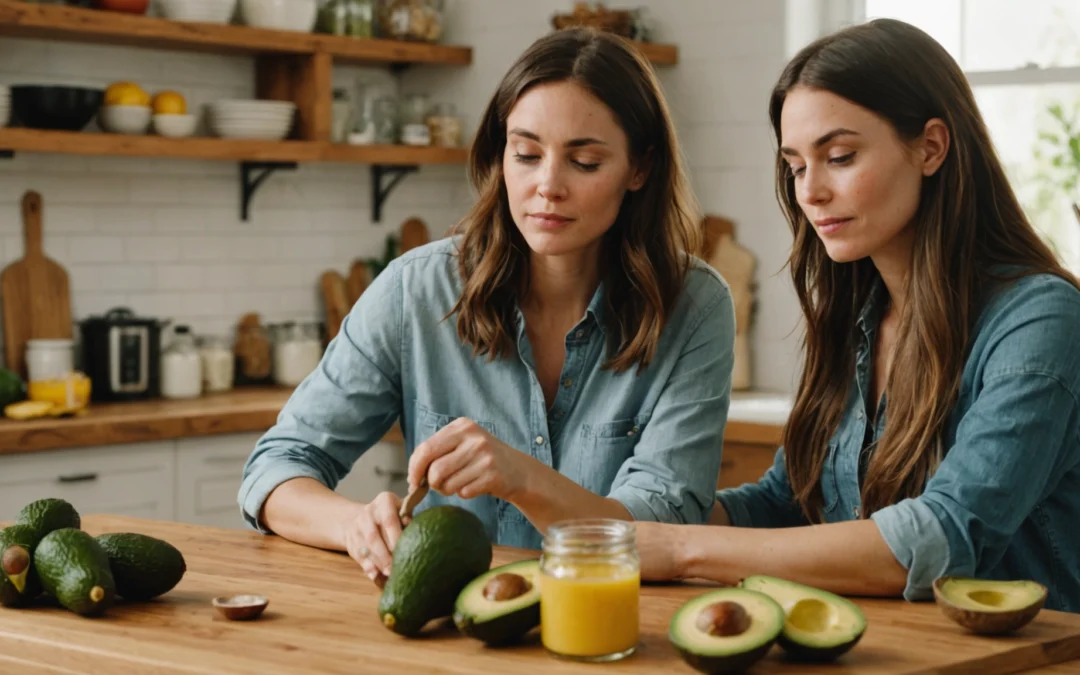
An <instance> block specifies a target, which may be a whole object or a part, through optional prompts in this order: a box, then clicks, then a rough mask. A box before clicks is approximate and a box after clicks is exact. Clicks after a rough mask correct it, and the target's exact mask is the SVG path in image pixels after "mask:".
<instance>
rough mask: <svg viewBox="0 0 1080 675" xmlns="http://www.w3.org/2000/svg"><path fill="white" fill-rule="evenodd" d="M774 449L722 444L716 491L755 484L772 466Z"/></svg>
mask: <svg viewBox="0 0 1080 675" xmlns="http://www.w3.org/2000/svg"><path fill="white" fill-rule="evenodd" d="M775 456H776V448H774V447H772V446H769V445H757V444H753V443H731V442H727V443H724V455H723V460H722V461H721V462H720V478H719V480H718V481H717V486H716V487H717V489H718V490H723V489H724V488H729V487H738V486H740V485H742V484H743V483H756V482H758V480H759V479H760V478H761V477H762V476H764V475H765V472H766V471H768V470H769V467H771V466H772V465H773V459H774V457H775Z"/></svg>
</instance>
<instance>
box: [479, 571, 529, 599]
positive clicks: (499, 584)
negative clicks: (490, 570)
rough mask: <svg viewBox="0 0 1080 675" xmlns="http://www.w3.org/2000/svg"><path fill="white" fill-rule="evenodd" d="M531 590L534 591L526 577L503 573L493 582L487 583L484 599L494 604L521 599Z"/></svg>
mask: <svg viewBox="0 0 1080 675" xmlns="http://www.w3.org/2000/svg"><path fill="white" fill-rule="evenodd" d="M530 590H532V584H530V583H529V582H528V581H526V580H525V577H523V576H521V575H520V574H513V573H511V572H503V573H502V574H496V575H495V576H494V577H492V578H491V581H489V582H487V584H486V585H485V586H484V597H485V598H486V599H488V600H491V601H492V602H502V601H504V600H513V599H514V598H520V597H521V596H523V595H525V594H526V593H528V592H529V591H530Z"/></svg>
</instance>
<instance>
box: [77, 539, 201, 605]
mask: <svg viewBox="0 0 1080 675" xmlns="http://www.w3.org/2000/svg"><path fill="white" fill-rule="evenodd" d="M95 539H97V542H98V544H100V545H101V548H102V549H104V550H105V554H106V555H108V556H109V568H110V569H111V570H112V574H113V579H114V580H115V581H116V593H117V595H119V596H120V597H121V598H123V599H125V600H135V601H139V600H150V599H152V598H156V597H157V596H159V595H164V594H165V593H168V592H169V591H171V590H172V589H173V587H175V586H176V584H178V583H180V579H182V578H183V576H184V573H185V572H186V571H187V564H186V563H185V562H184V556H183V554H182V553H180V551H179V550H178V549H177V548H176V547H175V546H173V545H172V544H170V543H169V542H167V541H165V540H163V539H157V538H155V537H150V536H148V535H145V534H137V533H135V532H111V533H109V534H101V535H98V536H97V537H95Z"/></svg>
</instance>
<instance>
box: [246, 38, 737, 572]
mask: <svg viewBox="0 0 1080 675" xmlns="http://www.w3.org/2000/svg"><path fill="white" fill-rule="evenodd" d="M469 174H470V177H471V180H472V183H473V186H474V187H475V188H476V190H477V192H478V193H479V194H478V199H477V202H476V205H475V206H474V207H473V208H472V210H471V211H470V212H469V213H468V214H467V215H466V216H465V218H464V219H463V220H462V221H461V222H460V223H459V224H458V227H457V235H458V236H455V237H453V238H448V239H443V240H441V241H437V242H434V243H432V244H430V245H427V246H424V247H421V248H419V249H416V250H413V251H410V252H408V253H407V254H406V255H404V256H402V257H400V258H398V259H397V260H395V261H394V262H393V263H392V264H390V265H389V266H388V267H387V269H386V270H385V271H383V272H382V273H381V274H380V275H379V276H378V277H377V278H376V279H375V281H374V282H373V284H372V285H371V286H370V287H369V288H368V289H367V290H366V291H365V292H364V294H363V296H362V297H361V298H360V300H359V302H357V304H356V306H355V307H353V309H352V310H351V312H350V313H349V315H348V317H347V318H346V319H345V320H344V322H343V324H342V327H341V332H340V334H339V335H338V337H337V338H336V339H335V340H334V341H333V342H332V343H331V344H330V345H329V347H328V348H327V351H326V354H325V356H324V358H323V360H322V362H321V364H320V365H319V367H318V368H317V369H316V371H315V372H314V373H312V374H311V375H310V376H309V377H308V378H307V379H306V380H305V381H304V382H303V383H302V384H301V385H300V386H299V387H298V389H297V390H296V392H295V394H294V395H293V396H292V398H291V399H290V400H289V402H288V404H287V405H286V406H285V408H284V410H283V411H282V413H281V415H280V417H279V419H278V421H277V424H276V425H275V426H274V427H273V428H272V429H270V430H269V431H268V432H267V433H266V435H265V436H264V437H263V438H262V439H260V440H259V442H258V444H257V446H256V447H255V449H254V452H253V453H252V455H251V457H250V459H249V460H248V462H247V465H246V466H245V468H244V474H243V483H242V485H241V487H240V492H239V502H240V506H241V508H242V510H243V514H244V516H245V518H246V520H247V522H248V523H249V524H251V525H252V526H253V527H257V528H259V529H260V530H262V531H264V532H270V531H273V532H275V533H277V534H279V535H281V536H283V537H286V538H288V539H292V540H294V541H298V542H302V543H305V544H308V545H311V546H318V547H323V548H329V549H338V550H346V551H348V552H349V554H350V555H352V556H353V557H354V558H356V559H357V560H358V561H360V563H361V564H362V565H363V567H364V570H365V571H366V572H367V574H368V575H369V576H370V577H372V578H375V577H376V576H377V575H378V574H388V573H389V572H390V562H391V552H392V551H393V549H394V545H395V543H396V541H397V538H398V536H399V534H400V532H401V527H402V524H401V523H400V522H399V520H398V515H397V512H398V507H399V504H400V499H399V498H398V496H396V495H394V494H390V493H384V494H381V495H379V496H378V497H377V498H375V499H374V500H373V501H372V502H371V503H370V504H356V503H353V502H351V501H349V500H347V499H345V498H344V497H342V496H340V495H338V494H336V493H335V492H333V491H332V490H333V488H334V487H335V486H336V485H337V483H338V481H340V480H341V479H342V478H343V477H344V476H345V475H346V474H347V473H348V471H349V470H350V468H351V467H352V465H353V463H354V462H355V461H356V460H357V459H358V458H359V457H360V456H361V455H362V454H363V453H364V452H365V451H366V450H367V449H368V448H369V447H371V446H372V445H373V444H374V443H376V442H378V441H379V439H380V438H381V437H382V436H383V434H385V433H386V431H387V430H389V428H390V427H391V425H392V424H393V423H394V422H395V420H398V419H399V418H400V420H401V427H402V429H403V432H404V437H405V445H406V448H407V450H408V451H409V453H410V455H411V457H410V464H409V481H410V483H411V484H412V485H417V484H419V483H420V481H421V479H422V478H423V477H425V476H426V477H427V479H428V481H429V483H430V486H431V488H432V491H431V492H430V493H429V494H428V495H427V497H426V498H425V500H424V502H422V503H421V505H420V510H423V509H426V508H428V507H430V506H433V505H437V504H458V505H461V506H463V507H465V508H467V509H469V510H471V511H472V512H473V513H475V514H477V515H478V516H479V517H480V519H481V520H482V521H483V522H484V524H485V525H486V527H487V529H488V532H489V534H490V536H491V538H492V539H493V540H494V541H495V542H497V543H502V544H512V545H517V546H526V547H533V548H538V547H539V546H540V541H541V540H540V532H542V531H543V530H544V529H546V527H547V525H548V524H549V523H551V522H553V521H555V520H561V519H565V518H570V517H588V516H592V517H610V518H622V519H631V518H633V519H638V520H659V521H665V522H677V523H704V522H706V519H707V516H708V513H709V510H710V509H711V507H712V502H713V499H714V493H715V490H716V479H717V474H718V472H719V466H720V456H719V452H718V448H719V447H720V444H721V442H722V438H723V429H724V423H725V417H726V412H727V406H728V391H729V388H730V381H731V370H732V366H733V344H734V313H733V308H732V302H731V297H730V294H729V292H728V288H727V286H726V284H725V283H724V282H723V280H722V279H721V278H720V277H719V276H718V275H717V274H716V273H715V272H713V271H712V270H710V269H709V268H708V267H707V266H705V265H704V264H703V263H701V262H700V261H699V260H697V259H695V258H692V257H691V256H688V255H687V254H686V252H687V251H694V250H696V245H697V244H696V239H697V236H698V234H697V233H698V224H699V215H698V213H697V210H696V205H695V204H694V202H693V198H692V196H691V193H690V190H689V188H688V185H687V180H686V178H685V175H684V172H683V168H682V165H681V159H680V150H679V147H678V144H677V141H676V137H675V133H674V131H673V127H672V124H671V121H670V119H669V116H668V112H667V107H666V104H665V102H664V100H663V98H662V95H661V93H660V88H659V86H658V84H657V82H656V80H655V77H654V75H653V73H652V71H651V69H650V66H649V65H648V63H647V62H646V61H645V60H644V59H643V58H642V57H641V56H640V55H638V54H637V53H636V51H635V50H633V49H631V48H630V47H629V46H627V44H625V43H624V42H623V41H621V40H620V39H618V38H615V37H613V36H610V35H605V34H598V33H594V32H590V31H572V32H565V33H554V34H552V35H550V36H548V37H545V38H543V39H541V40H539V41H538V42H537V43H536V44H535V45H533V46H532V47H531V48H530V49H529V50H528V51H526V53H525V54H524V55H523V56H522V57H521V58H520V60H519V61H518V62H517V63H516V64H514V65H513V66H512V67H511V68H510V70H509V72H508V73H507V75H506V77H505V78H504V80H503V81H502V83H501V84H500V85H499V88H498V90H497V92H496V93H495V96H494V98H493V100H492V101H491V102H490V104H489V105H488V107H487V110H486V112H485V113H484V115H483V118H482V120H481V124H480V129H479V133H478V135H477V138H476V140H475V142H474V144H473V147H472V154H471V157H470V163H469Z"/></svg>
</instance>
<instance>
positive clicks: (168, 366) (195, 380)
mask: <svg viewBox="0 0 1080 675" xmlns="http://www.w3.org/2000/svg"><path fill="white" fill-rule="evenodd" d="M201 393H202V359H200V358H199V351H198V350H197V349H196V348H195V338H194V336H193V335H192V334H191V329H190V328H188V327H187V326H177V327H176V336H175V338H174V339H173V342H172V344H171V345H169V348H168V349H166V350H165V352H164V353H163V354H162V355H161V395H162V396H164V397H165V398H195V397H196V396H198V395H199V394H201Z"/></svg>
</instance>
